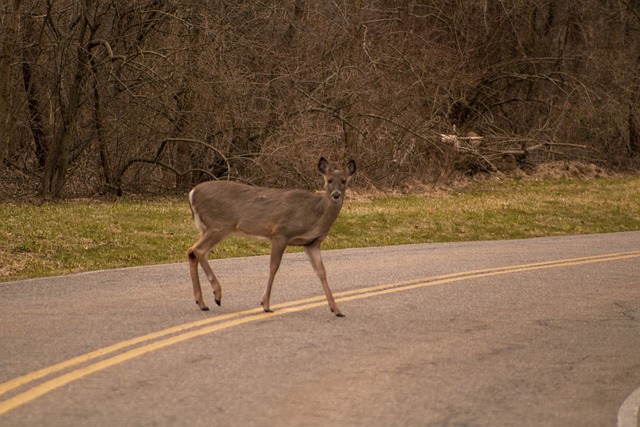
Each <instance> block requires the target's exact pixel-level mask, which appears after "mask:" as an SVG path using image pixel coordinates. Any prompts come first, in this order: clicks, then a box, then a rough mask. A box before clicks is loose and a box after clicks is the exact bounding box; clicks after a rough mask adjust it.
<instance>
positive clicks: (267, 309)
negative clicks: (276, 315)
mask: <svg viewBox="0 0 640 427" xmlns="http://www.w3.org/2000/svg"><path fill="white" fill-rule="evenodd" d="M263 310H264V312H265V313H273V310H271V309H270V308H263Z"/></svg>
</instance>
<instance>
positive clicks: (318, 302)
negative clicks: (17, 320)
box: [0, 251, 640, 415]
mask: <svg viewBox="0 0 640 427" xmlns="http://www.w3.org/2000/svg"><path fill="white" fill-rule="evenodd" d="M637 257H640V251H632V252H621V253H613V254H605V255H596V256H589V257H581V258H568V259H562V260H555V261H546V262H538V263H530V264H520V265H512V266H506V267H495V268H487V269H481V270H472V271H467V272H460V273H450V274H444V275H440V276H433V277H426V278H421V279H414V280H408V281H403V282H396V283H387V284H382V285H376V286H371V287H367V288H359V289H354V290H350V291H344V292H338V293H336V294H335V297H336V301H339V302H340V301H342V302H344V301H352V300H356V299H362V298H370V297H373V296H379V295H385V294H390V293H395V292H400V291H407V290H412V289H417V288H422V287H426V286H433V285H440V284H445V283H451V282H456V281H463V280H471V279H478V278H482V277H490V276H497V275H504V274H513V273H519V272H525V271H533V270H540V269H549V268H559V267H567V266H573V265H582V264H590V263H597V262H606V261H615V260H623V259H629V258H637ZM324 305H326V301H325V297H324V296H323V295H321V296H316V297H311V298H306V299H300V300H296V301H290V302H285V303H281V304H276V305H274V306H273V308H274V309H278V311H275V312H273V313H264V312H263V311H262V309H261V308H255V309H251V310H245V311H239V312H235V313H229V314H224V315H220V316H217V317H215V318H210V319H204V320H199V321H195V322H190V323H185V324H182V325H178V326H174V327H171V328H168V329H164V330H161V331H158V332H154V333H151V334H147V335H143V336H140V337H136V338H132V339H130V340H126V341H122V342H119V343H116V344H113V345H110V346H107V347H104V348H101V349H98V350H96V351H93V352H90V353H86V354H84V355H81V356H78V357H74V358H72V359H69V360H66V361H63V362H60V363H57V364H54V365H51V366H48V367H46V368H43V369H40V370H37V371H34V372H31V373H28V374H26V375H23V376H21V377H17V378H14V379H13V380H9V381H7V382H5V383H3V384H0V395H2V394H4V393H6V392H8V391H10V390H13V389H15V388H17V387H20V386H23V385H25V384H28V383H30V382H33V381H36V380H38V379H40V378H43V377H45V376H48V375H51V374H54V373H56V372H59V371H62V370H64V369H69V368H72V367H74V366H77V365H81V364H84V363H88V362H90V361H91V360H95V359H98V358H101V357H104V356H107V355H108V354H111V353H115V352H118V351H121V350H125V349H127V348H130V347H133V346H136V345H139V344H142V343H144V342H147V341H153V340H157V341H155V342H152V343H150V344H146V345H142V346H140V347H137V348H133V349H130V350H128V351H125V352H122V353H119V354H116V355H114V356H111V357H109V358H106V359H103V360H99V361H97V362H94V363H92V364H90V365H87V366H84V367H81V368H78V369H75V370H73V371H71V372H68V373H66V374H61V375H59V376H57V377H55V378H53V379H51V380H48V381H45V382H43V383H41V384H39V385H36V386H34V387H32V388H30V389H28V390H27V391H25V392H23V393H20V394H18V395H16V396H14V397H12V398H9V399H7V400H4V401H2V402H0V415H2V414H4V413H6V412H8V411H10V410H12V409H15V408H17V407H19V406H21V405H24V404H25V403H28V402H30V401H32V400H34V399H36V398H38V397H40V396H42V395H44V394H46V393H49V392H51V391H53V390H55V389H57V388H60V387H62V386H64V385H66V384H68V383H70V382H73V381H75V380H78V379H80V378H83V377H85V376H87V375H90V374H92V373H95V372H98V371H101V370H103V369H106V368H108V367H111V366H114V365H117V364H120V363H123V362H125V361H128V360H131V359H134V358H136V357H140V356H142V355H144V354H147V353H150V352H152V351H156V350H159V349H161V348H164V347H168V346H170V345H174V344H177V343H181V342H184V341H187V340H190V339H192V338H196V337H200V336H203V335H207V334H211V333H214V332H217V331H220V330H223V329H228V328H231V327H234V326H238V325H242V324H245V323H250V322H255V321H260V320H266V319H270V318H273V317H274V316H281V315H284V314H288V313H294V312H298V311H303V310H309V309H312V308H316V307H321V306H324ZM196 328H199V329H196ZM168 335H173V336H170V337H168V338H164V339H160V338H163V337H166V336H168Z"/></svg>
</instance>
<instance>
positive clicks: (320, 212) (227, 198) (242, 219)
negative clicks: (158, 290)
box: [188, 157, 356, 317]
mask: <svg viewBox="0 0 640 427" xmlns="http://www.w3.org/2000/svg"><path fill="white" fill-rule="evenodd" d="M318 170H319V171H320V173H321V174H322V175H323V176H324V184H325V185H324V189H325V192H324V195H322V196H320V195H317V194H312V193H309V192H306V191H303V190H287V189H276V188H263V187H254V186H250V185H246V184H240V183H236V182H230V181H208V182H204V183H202V184H199V185H197V186H196V187H195V188H194V189H193V190H191V192H190V193H189V203H190V205H191V212H192V214H193V220H194V222H195V225H196V228H197V229H198V230H200V239H199V240H198V241H197V242H196V244H195V245H193V246H192V247H191V248H189V251H188V257H189V269H190V273H191V282H192V283H193V294H194V296H195V298H196V304H198V307H200V309H201V310H209V308H208V307H207V306H206V304H205V303H204V299H203V298H202V289H201V288H200V279H199V276H198V264H200V266H201V267H202V269H203V270H204V272H205V274H206V275H207V278H208V279H209V281H210V282H211V286H212V287H213V294H214V297H215V300H216V303H217V304H218V305H220V301H221V299H222V289H221V287H220V282H218V279H217V278H216V276H215V275H214V274H213V270H211V266H210V265H209V263H208V261H207V254H208V253H209V251H211V249H213V247H214V246H215V245H217V244H218V243H220V242H221V241H222V240H223V239H224V238H225V237H227V236H228V235H229V234H233V233H237V234H241V235H245V236H249V237H257V238H266V239H269V240H271V262H270V269H269V281H268V282H267V288H266V290H265V291H264V294H262V308H263V310H264V311H266V312H271V309H270V308H269V298H270V296H271V287H272V286H273V279H274V277H275V275H276V272H277V271H278V268H279V267H280V261H281V259H282V254H283V253H284V251H285V248H286V247H287V246H288V245H291V246H304V249H305V251H306V253H307V255H308V256H309V260H310V261H311V265H312V266H313V269H314V270H315V272H316V274H317V275H318V277H319V278H320V282H322V287H323V288H324V292H325V295H326V296H327V302H328V303H329V308H331V311H332V312H333V313H335V315H336V316H340V317H342V316H343V315H342V313H340V310H339V309H338V306H337V305H336V302H335V301H334V299H333V295H332V294H331V289H329V284H328V283H327V275H326V273H325V270H324V264H323V263H322V257H321V256H320V244H321V243H322V241H323V240H324V239H325V238H326V237H327V233H328V232H329V228H331V225H332V224H333V223H334V222H335V220H336V218H338V214H339V213H340V209H342V203H343V201H344V195H345V190H346V187H347V183H348V182H349V179H350V178H351V176H352V175H353V174H354V173H355V171H356V163H355V162H354V161H353V160H351V161H350V162H349V163H348V164H347V168H346V170H342V169H340V168H339V167H333V166H330V165H329V163H328V162H327V161H326V160H325V159H324V157H321V158H320V161H319V162H318Z"/></svg>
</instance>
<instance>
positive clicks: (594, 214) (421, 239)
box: [0, 177, 640, 281]
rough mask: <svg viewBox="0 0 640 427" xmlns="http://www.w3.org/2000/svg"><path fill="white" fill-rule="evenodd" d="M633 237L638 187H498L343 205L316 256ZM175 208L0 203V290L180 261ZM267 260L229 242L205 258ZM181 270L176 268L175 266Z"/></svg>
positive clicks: (595, 183)
mask: <svg viewBox="0 0 640 427" xmlns="http://www.w3.org/2000/svg"><path fill="white" fill-rule="evenodd" d="M639 230H640V178H632V177H625V178H600V179H594V180H552V181H532V180H521V181H498V182H485V183H476V184H474V185H472V186H469V187H467V188H465V189H462V190H456V191H450V192H444V193H437V194H431V195H424V196H402V197H374V198H370V199H364V200H360V198H359V199H358V200H347V202H346V203H345V207H344V208H343V211H342V213H341V215H340V217H339V218H338V221H337V222H336V223H335V224H334V226H333V228H332V230H331V232H330V233H329V238H328V239H327V241H326V242H325V244H324V245H323V247H324V248H330V249H337V248H347V247H365V246H384V245H397V244H407V243H425V242H451V241H471V240H495V239H516V238H530V237H542V236H557V235H573V234H589V233H608V232H616V231H639ZM197 237H198V236H197V232H196V230H195V228H194V227H193V223H192V221H191V214H190V211H189V207H188V204H187V202H186V201H185V200H183V199H152V200H130V199H124V200H120V201H118V202H116V203H108V202H101V201H66V202H62V203H45V204H42V205H33V204H15V203H3V204H0V281H8V280H17V279H23V278H29V277H38V276H47V275H57V274H66V273H71V272H79V271H88V270H97V269H106V268H114V267H127V266H135V265H144V264H154V263H164V262H176V261H186V250H187V248H188V247H189V246H191V245H192V244H193V243H194V242H195V241H196V240H197ZM267 253H269V244H268V243H259V242H255V241H247V240H243V239H240V238H230V239H227V240H226V241H224V242H223V243H221V244H220V245H219V246H218V248H217V249H216V250H215V251H214V255H213V256H214V257H216V258H222V257H234V256H246V255H257V254H267ZM185 268H186V267H185Z"/></svg>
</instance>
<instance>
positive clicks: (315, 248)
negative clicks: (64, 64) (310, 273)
mask: <svg viewBox="0 0 640 427" xmlns="http://www.w3.org/2000/svg"><path fill="white" fill-rule="evenodd" d="M320 243H321V242H320V241H317V240H316V241H315V242H313V243H311V244H310V245H307V246H305V247H304V250H305V252H307V255H308V256H309V260H310V261H311V265H312V266H313V270H314V271H315V272H316V274H317V275H318V278H319V279H320V282H321V283H322V288H323V289H324V293H325V295H326V296H327V303H329V308H330V309H331V311H332V312H333V313H334V314H335V315H336V316H338V317H344V314H342V313H341V312H340V309H339V308H338V306H337V304H336V301H335V300H334V299H333V294H332V293H331V289H330V288H329V283H328V282H327V273H326V271H325V269H324V263H323V262H322V256H320Z"/></svg>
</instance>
